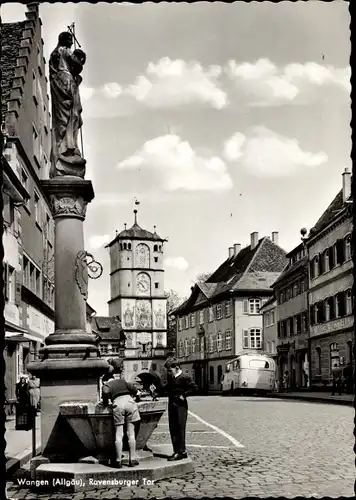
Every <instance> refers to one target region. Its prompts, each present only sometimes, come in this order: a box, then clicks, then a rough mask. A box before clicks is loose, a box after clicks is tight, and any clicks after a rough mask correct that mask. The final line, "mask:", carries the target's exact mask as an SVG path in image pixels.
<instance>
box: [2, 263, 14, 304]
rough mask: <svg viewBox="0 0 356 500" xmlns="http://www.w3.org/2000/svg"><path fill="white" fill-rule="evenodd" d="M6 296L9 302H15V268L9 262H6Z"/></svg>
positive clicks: (4, 268)
mask: <svg viewBox="0 0 356 500" xmlns="http://www.w3.org/2000/svg"><path fill="white" fill-rule="evenodd" d="M3 270H4V298H5V300H8V301H9V302H11V303H13V302H15V292H16V290H15V286H16V283H15V276H16V275H15V269H14V268H13V267H12V266H10V265H9V264H6V263H4V267H3Z"/></svg>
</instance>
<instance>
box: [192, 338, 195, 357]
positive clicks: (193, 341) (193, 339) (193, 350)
mask: <svg viewBox="0 0 356 500" xmlns="http://www.w3.org/2000/svg"><path fill="white" fill-rule="evenodd" d="M192 354H195V338H194V337H193V338H192Z"/></svg>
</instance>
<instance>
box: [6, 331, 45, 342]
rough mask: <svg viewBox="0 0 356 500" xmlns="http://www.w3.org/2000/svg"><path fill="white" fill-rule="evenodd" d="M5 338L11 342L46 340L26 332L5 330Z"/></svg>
mask: <svg viewBox="0 0 356 500" xmlns="http://www.w3.org/2000/svg"><path fill="white" fill-rule="evenodd" d="M5 340H8V341H10V342H44V340H43V339H40V338H38V337H35V336H34V335H30V334H29V333H24V332H5Z"/></svg>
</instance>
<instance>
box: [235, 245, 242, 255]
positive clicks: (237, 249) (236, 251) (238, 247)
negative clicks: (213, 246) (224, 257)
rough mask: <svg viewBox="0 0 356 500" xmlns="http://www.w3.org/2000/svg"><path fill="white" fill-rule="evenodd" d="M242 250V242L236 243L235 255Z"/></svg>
mask: <svg viewBox="0 0 356 500" xmlns="http://www.w3.org/2000/svg"><path fill="white" fill-rule="evenodd" d="M240 250H241V245H240V243H235V245H234V255H235V256H236V255H237V254H238V253H239V251H240Z"/></svg>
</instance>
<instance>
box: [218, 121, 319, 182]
mask: <svg viewBox="0 0 356 500" xmlns="http://www.w3.org/2000/svg"><path fill="white" fill-rule="evenodd" d="M236 136H237V137H238V140H236ZM242 139H244V140H242ZM227 143H232V144H234V147H235V149H234V148H233V147H232V148H231V151H232V153H233V154H231V151H230V159H231V160H234V159H236V160H238V163H239V164H240V165H242V166H243V167H244V168H245V169H246V170H247V171H248V172H249V173H250V174H252V175H254V176H256V177H264V178H266V177H286V176H289V175H292V174H294V173H296V172H298V170H299V169H300V168H302V167H306V168H314V167H318V166H320V165H323V164H324V163H326V162H327V160H328V157H327V155H326V154H325V153H324V152H317V153H311V152H309V151H303V150H302V149H301V147H300V145H299V143H298V141H297V140H296V139H290V138H288V137H284V136H282V135H279V134H277V133H275V132H273V131H271V130H269V129H267V128H265V127H257V128H256V129H255V130H254V131H253V133H252V135H251V136H250V137H246V136H244V135H243V134H239V133H237V134H234V136H232V138H231V139H228V140H227V141H226V142H225V150H226V144H227Z"/></svg>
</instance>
